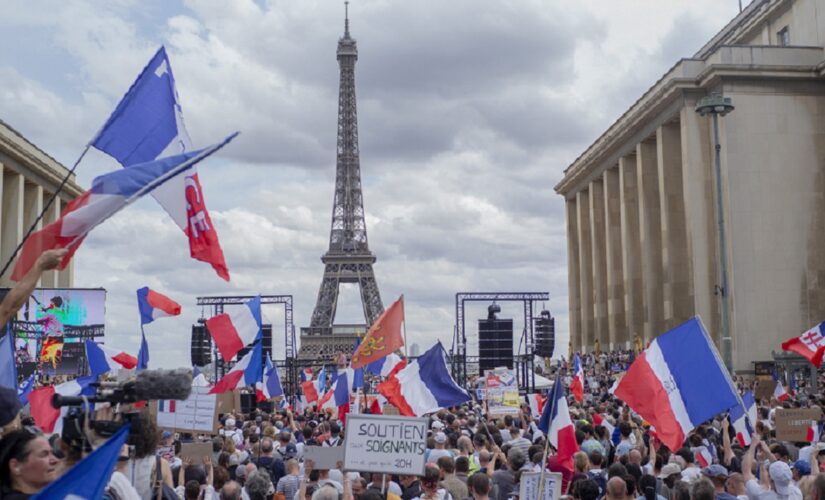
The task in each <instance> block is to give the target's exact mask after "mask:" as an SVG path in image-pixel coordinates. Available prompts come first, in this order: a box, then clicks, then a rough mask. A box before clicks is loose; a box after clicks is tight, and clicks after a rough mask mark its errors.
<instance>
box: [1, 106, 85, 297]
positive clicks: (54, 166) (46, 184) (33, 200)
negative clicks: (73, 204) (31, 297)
mask: <svg viewBox="0 0 825 500" xmlns="http://www.w3.org/2000/svg"><path fill="white" fill-rule="evenodd" d="M0 168H1V169H2V177H0V267H2V266H3V265H4V264H5V263H6V261H7V260H8V259H9V257H10V256H11V255H12V254H13V253H14V250H15V248H17V245H18V244H19V243H20V241H21V240H22V239H23V236H24V235H25V234H26V231H28V229H29V227H31V225H32V223H34V221H35V220H36V219H37V216H38V215H39V214H40V212H41V211H42V210H43V207H44V206H45V204H46V202H47V201H48V199H49V198H50V197H51V196H52V194H53V193H54V192H55V190H56V189H57V187H58V186H59V185H60V182H61V181H62V180H63V178H64V177H65V176H66V174H67V173H68V171H69V170H68V169H67V168H66V167H64V166H63V165H62V164H60V163H59V162H58V161H57V160H55V159H54V158H52V157H51V156H49V155H48V154H46V153H45V152H44V151H43V150H41V149H39V148H38V147H37V146H35V145H34V144H32V142H31V141H29V140H28V139H26V138H25V137H23V135H22V134H20V133H19V132H17V131H16V130H14V129H13V128H12V127H11V126H9V125H8V124H6V123H5V122H3V121H2V120H0ZM81 193H83V189H81V188H80V186H78V185H77V183H76V182H75V177H74V175H72V176H71V177H70V178H69V180H68V181H67V182H66V185H65V186H64V187H63V190H62V191H61V192H60V194H59V196H58V197H59V200H55V202H54V203H52V206H51V207H50V208H49V210H48V212H47V213H46V215H45V216H44V217H43V220H41V221H40V222H39V223H38V227H37V229H40V228H42V227H43V225H47V224H50V223H51V222H54V221H55V220H56V219H57V218H58V217H60V214H61V213H62V210H63V209H65V208H66V205H67V204H68V203H69V201H71V200H72V199H73V198H75V197H76V196H78V195H80V194H81ZM72 270H73V263H69V265H68V266H67V267H66V269H64V270H63V271H59V272H58V271H49V272H47V273H44V274H43V276H42V278H41V280H40V286H41V287H44V288H70V287H72V286H73V282H74V276H73V271H72ZM10 275H11V268H9V270H8V271H6V273H5V274H4V275H3V277H2V278H0V287H9V286H11V285H13V284H14V283H13V282H12V281H11V280H10V279H9V276H10Z"/></svg>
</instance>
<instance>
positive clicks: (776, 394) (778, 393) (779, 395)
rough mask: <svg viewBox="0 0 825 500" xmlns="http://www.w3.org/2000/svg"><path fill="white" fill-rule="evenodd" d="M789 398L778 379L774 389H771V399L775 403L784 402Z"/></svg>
mask: <svg viewBox="0 0 825 500" xmlns="http://www.w3.org/2000/svg"><path fill="white" fill-rule="evenodd" d="M789 397H791V395H790V394H788V391H786V390H785V386H784V385H782V382H781V381H780V380H779V379H777V380H776V387H774V389H773V398H774V399H776V400H777V401H785V400H786V399H788V398H789Z"/></svg>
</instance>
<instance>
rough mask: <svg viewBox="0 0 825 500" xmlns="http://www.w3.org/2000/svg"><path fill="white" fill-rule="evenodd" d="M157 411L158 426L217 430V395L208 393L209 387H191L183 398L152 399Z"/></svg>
mask: <svg viewBox="0 0 825 500" xmlns="http://www.w3.org/2000/svg"><path fill="white" fill-rule="evenodd" d="M152 405H153V409H155V408H156V411H157V423H158V427H163V428H164V429H170V430H179V431H189V432H192V431H194V432H204V433H215V432H217V426H216V424H217V422H218V419H217V418H216V417H217V414H216V413H217V409H218V405H217V396H216V395H215V394H209V387H193V388H192V393H191V394H190V395H189V398H187V399H184V400H174V399H162V400H160V401H152Z"/></svg>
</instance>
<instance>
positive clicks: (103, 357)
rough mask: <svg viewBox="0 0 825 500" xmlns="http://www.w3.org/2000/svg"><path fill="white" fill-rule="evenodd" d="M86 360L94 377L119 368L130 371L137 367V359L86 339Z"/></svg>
mask: <svg viewBox="0 0 825 500" xmlns="http://www.w3.org/2000/svg"><path fill="white" fill-rule="evenodd" d="M86 359H87V360H88V362H89V371H91V373H92V375H94V376H95V377H98V376H100V375H103V374H104V373H109V372H110V371H113V370H117V369H119V368H126V369H127V370H131V369H132V368H134V367H135V366H137V358H136V357H134V356H132V355H131V354H127V353H125V352H123V351H118V350H117V349H112V348H111V347H106V346H105V345H101V344H98V343H97V342H94V341H92V340H88V339H87V340H86Z"/></svg>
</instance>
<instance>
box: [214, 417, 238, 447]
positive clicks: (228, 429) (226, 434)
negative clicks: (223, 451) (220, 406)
mask: <svg viewBox="0 0 825 500" xmlns="http://www.w3.org/2000/svg"><path fill="white" fill-rule="evenodd" d="M218 434H219V435H220V436H222V437H223V438H224V439H231V440H232V442H233V443H234V444H235V447H238V446H241V445H242V444H243V442H244V438H243V431H242V430H241V429H238V428H237V427H235V419H234V418H232V417H227V418H226V420H224V422H223V428H221V429H219V431H218Z"/></svg>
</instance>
